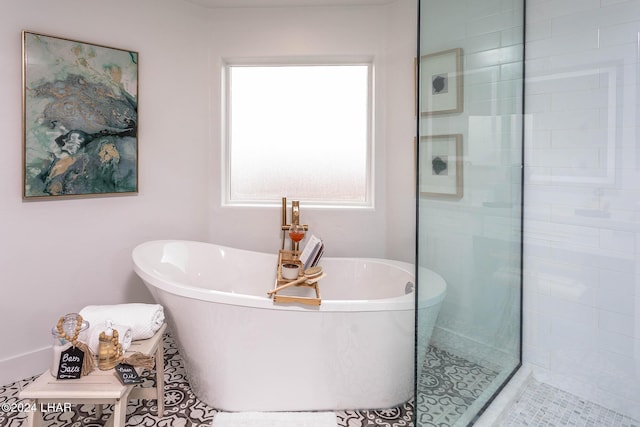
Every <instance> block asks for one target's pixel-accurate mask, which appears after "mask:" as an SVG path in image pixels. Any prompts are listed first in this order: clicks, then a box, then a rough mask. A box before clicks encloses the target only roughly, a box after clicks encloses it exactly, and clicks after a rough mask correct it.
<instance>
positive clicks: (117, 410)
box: [113, 397, 128, 427]
mask: <svg viewBox="0 0 640 427" xmlns="http://www.w3.org/2000/svg"><path fill="white" fill-rule="evenodd" d="M127 401H128V399H127V398H126V397H125V398H124V399H120V400H118V401H116V403H115V404H114V405H113V427H124V425H125V422H126V418H127Z"/></svg>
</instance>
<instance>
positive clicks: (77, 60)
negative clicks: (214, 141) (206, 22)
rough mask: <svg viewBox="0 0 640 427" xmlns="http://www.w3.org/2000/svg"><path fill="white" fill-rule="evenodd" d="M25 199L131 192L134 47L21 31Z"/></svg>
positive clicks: (134, 171)
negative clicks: (122, 48)
mask: <svg viewBox="0 0 640 427" xmlns="http://www.w3.org/2000/svg"><path fill="white" fill-rule="evenodd" d="M22 56H23V69H22V86H23V94H22V113H23V165H22V166H23V193H22V196H23V198H24V199H36V198H54V197H77V196H96V195H115V194H131V193H137V192H138V53H137V52H133V51H129V50H121V49H115V48H110V47H106V46H101V45H95V44H90V43H84V42H80V41H76V40H70V39H65V38H59V37H52V36H47V35H43V34H37V33H32V32H27V31H23V32H22Z"/></svg>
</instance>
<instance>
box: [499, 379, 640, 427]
mask: <svg viewBox="0 0 640 427" xmlns="http://www.w3.org/2000/svg"><path fill="white" fill-rule="evenodd" d="M497 425H498V426H499V427H525V426H526V427H529V426H585V427H586V426H592V427H640V422H638V421H637V420H634V419H632V418H629V417H626V416H624V415H622V414H619V413H617V412H615V411H612V410H610V409H607V408H605V407H603V406H600V405H598V404H595V403H592V402H589V401H587V400H585V399H581V398H580V397H578V396H574V395H572V394H570V393H567V392H565V391H563V390H560V389H557V388H555V387H552V386H550V385H548V384H544V383H540V382H538V381H535V380H531V381H529V383H528V384H527V385H526V387H525V388H524V390H523V391H522V393H521V394H520V396H519V397H518V398H517V399H516V401H515V402H514V403H513V405H512V406H511V407H510V408H508V409H507V410H506V411H505V413H504V414H503V415H502V417H501V421H499V422H498V424H497Z"/></svg>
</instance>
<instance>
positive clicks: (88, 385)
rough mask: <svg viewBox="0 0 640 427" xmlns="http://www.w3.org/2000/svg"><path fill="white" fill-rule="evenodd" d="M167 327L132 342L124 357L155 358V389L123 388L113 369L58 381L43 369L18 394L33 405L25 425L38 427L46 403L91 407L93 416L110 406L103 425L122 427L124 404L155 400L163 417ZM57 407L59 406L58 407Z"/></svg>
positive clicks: (96, 370) (40, 423)
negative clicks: (108, 414)
mask: <svg viewBox="0 0 640 427" xmlns="http://www.w3.org/2000/svg"><path fill="white" fill-rule="evenodd" d="M166 328H167V324H166V323H165V324H163V325H162V327H160V329H159V330H158V331H157V332H156V334H155V335H154V336H153V337H151V338H149V339H146V340H138V341H133V342H132V343H131V347H130V348H129V349H128V351H127V353H126V354H125V356H126V355H129V354H131V353H134V352H136V351H139V352H140V353H143V354H152V355H155V365H156V386H155V387H140V386H139V385H123V384H122V382H120V380H119V379H118V377H117V374H116V372H115V370H113V369H109V370H108V371H101V370H100V369H98V368H97V367H96V369H94V370H93V372H91V373H90V374H89V375H86V376H82V377H80V378H79V379H75V380H58V379H56V378H55V377H54V376H53V375H51V372H50V371H49V370H48V369H47V370H46V371H45V372H44V373H43V374H42V375H40V376H39V377H38V378H37V379H36V380H35V381H34V382H32V383H30V384H28V385H27V386H26V387H25V388H24V390H22V391H21V392H20V395H19V397H20V398H21V399H29V400H31V402H33V403H34V404H35V405H34V409H35V410H33V411H30V412H29V417H28V419H27V425H28V426H30V427H31V426H34V427H35V426H41V425H42V414H43V411H42V410H41V408H47V407H48V405H49V404H54V405H55V404H61V405H65V406H64V407H65V408H66V406H68V405H67V404H95V405H98V406H97V408H96V413H97V415H98V416H100V415H101V414H102V405H113V416H112V417H111V418H110V419H109V420H108V422H107V423H106V424H105V426H113V427H124V425H125V418H126V414H127V403H128V401H129V400H133V399H152V400H153V399H155V400H157V401H158V416H159V417H162V416H163V415H164V393H163V390H164V359H163V357H164V348H163V345H162V335H163V333H164V331H165V329H166ZM58 407H59V405H58Z"/></svg>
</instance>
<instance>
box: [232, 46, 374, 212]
mask: <svg viewBox="0 0 640 427" xmlns="http://www.w3.org/2000/svg"><path fill="white" fill-rule="evenodd" d="M314 65H315V66H331V65H358V66H366V67H367V69H368V76H367V80H368V81H367V123H366V127H367V131H366V132H367V136H366V167H365V173H366V177H365V195H364V201H362V202H354V201H339V200H336V201H316V200H314V201H305V205H306V206H310V207H320V208H349V209H351V208H356V209H373V208H374V207H375V201H374V194H375V191H374V181H375V180H374V177H375V171H374V164H375V152H374V146H375V144H374V127H373V123H374V120H373V117H374V111H375V106H374V60H373V57H370V56H363V57H347V58H345V57H322V58H316V57H314V58H304V57H303V58H299V57H296V58H224V59H223V61H222V73H221V75H222V129H221V132H222V135H221V137H222V141H223V144H222V156H221V161H222V165H221V173H222V176H221V178H222V201H221V202H222V205H223V206H257V207H260V206H280V203H281V199H280V198H278V199H277V200H276V199H274V200H231V163H230V162H231V135H230V129H231V126H230V125H231V117H230V114H229V112H230V99H229V92H230V69H231V68H232V67H238V66H247V67H250V66H261V67H266V66H273V67H278V66H314ZM282 197H288V195H286V194H282ZM303 201H304V200H303Z"/></svg>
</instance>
